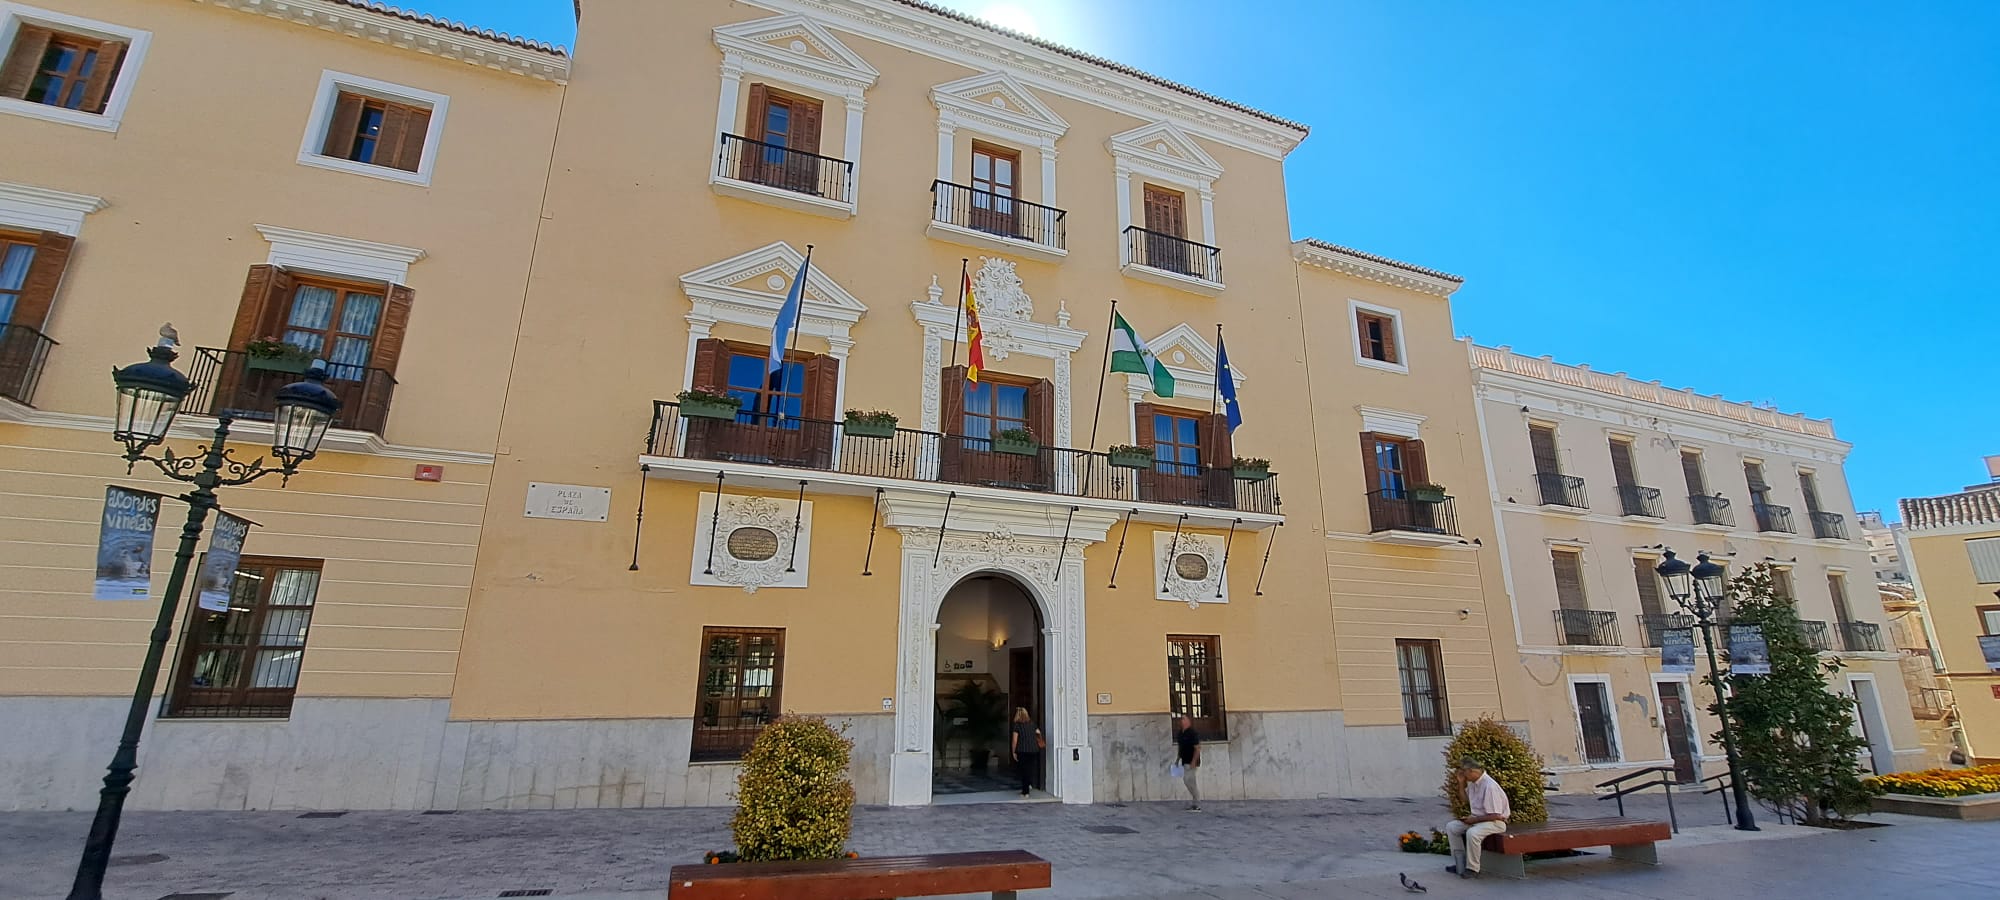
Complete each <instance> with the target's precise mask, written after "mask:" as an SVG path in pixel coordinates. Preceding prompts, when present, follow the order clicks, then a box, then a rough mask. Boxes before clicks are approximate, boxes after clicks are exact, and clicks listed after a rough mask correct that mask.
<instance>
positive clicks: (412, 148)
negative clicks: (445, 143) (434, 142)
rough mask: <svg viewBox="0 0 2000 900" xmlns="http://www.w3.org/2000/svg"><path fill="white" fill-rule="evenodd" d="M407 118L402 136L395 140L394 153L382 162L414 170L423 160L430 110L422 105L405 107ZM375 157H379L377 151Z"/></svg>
mask: <svg viewBox="0 0 2000 900" xmlns="http://www.w3.org/2000/svg"><path fill="white" fill-rule="evenodd" d="M407 109H408V110H409V114H408V115H409V118H408V121H406V122H405V123H404V125H403V134H402V138H401V139H400V140H398V141H397V145H396V154H395V155H394V156H392V157H390V158H388V159H386V160H383V164H384V165H387V166H390V167H391V168H396V169H402V170H403V171H405V172H415V171H416V170H417V169H418V168H419V167H420V166H422V165H423V161H424V142H425V141H426V140H428V139H429V138H430V132H431V111H430V110H428V109H424V108H422V107H416V106H412V107H407ZM376 158H377V159H380V158H381V155H380V154H379V153H378V154H377V156H376Z"/></svg>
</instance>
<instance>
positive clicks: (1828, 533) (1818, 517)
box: [1812, 510, 1847, 541]
mask: <svg viewBox="0 0 2000 900" xmlns="http://www.w3.org/2000/svg"><path fill="white" fill-rule="evenodd" d="M1812 526H1813V537H1816V538H1833V539H1835V540H1842V541H1844V540H1847V517H1846V516H1843V515H1841V514H1840V513H1831V512H1821V511H1819V510H1814V511H1813V513H1812Z"/></svg>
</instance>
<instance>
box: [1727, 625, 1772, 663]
mask: <svg viewBox="0 0 2000 900" xmlns="http://www.w3.org/2000/svg"><path fill="white" fill-rule="evenodd" d="M1729 672H1730V674H1732V675H1769V674H1771V645H1770V644H1767V643H1765V642H1764V627H1763V626H1761V625H1731V626H1729Z"/></svg>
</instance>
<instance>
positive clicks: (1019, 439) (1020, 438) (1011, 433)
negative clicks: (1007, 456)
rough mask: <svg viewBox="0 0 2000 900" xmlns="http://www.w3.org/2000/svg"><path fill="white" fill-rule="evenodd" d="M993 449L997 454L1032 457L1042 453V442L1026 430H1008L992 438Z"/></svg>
mask: <svg viewBox="0 0 2000 900" xmlns="http://www.w3.org/2000/svg"><path fill="white" fill-rule="evenodd" d="M993 449H994V451H995V452H998V453H1012V454H1015V455H1016V456H1034V455H1035V454H1037V453H1040V452H1041V451H1042V442H1041V440H1040V439H1038V438H1036V437H1035V433H1034V432H1032V431H1029V430H1028V429H1026V428H1009V429H1007V430H1006V431H1002V432H1000V433H999V434H996V435H994V436H993Z"/></svg>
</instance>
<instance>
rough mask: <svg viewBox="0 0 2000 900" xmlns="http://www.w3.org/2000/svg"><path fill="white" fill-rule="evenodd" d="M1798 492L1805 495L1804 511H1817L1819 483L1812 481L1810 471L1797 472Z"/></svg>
mask: <svg viewBox="0 0 2000 900" xmlns="http://www.w3.org/2000/svg"><path fill="white" fill-rule="evenodd" d="M1799 493H1801V494H1803V495H1805V498H1806V512H1808V513H1816V512H1819V485H1818V484H1815V483H1814V482H1813V474H1812V473H1811V472H1800V473H1799Z"/></svg>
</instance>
